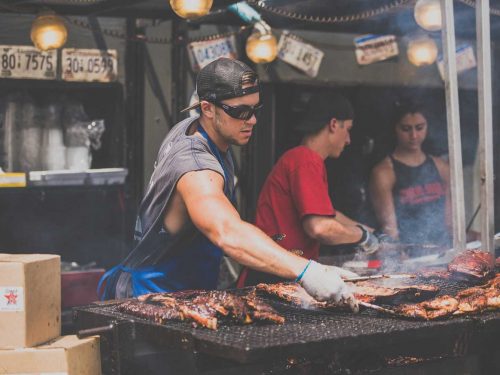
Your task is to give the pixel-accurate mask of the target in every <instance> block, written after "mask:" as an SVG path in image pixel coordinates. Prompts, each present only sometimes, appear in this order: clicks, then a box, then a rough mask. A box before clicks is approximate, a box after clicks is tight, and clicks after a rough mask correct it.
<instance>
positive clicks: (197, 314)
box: [118, 290, 285, 329]
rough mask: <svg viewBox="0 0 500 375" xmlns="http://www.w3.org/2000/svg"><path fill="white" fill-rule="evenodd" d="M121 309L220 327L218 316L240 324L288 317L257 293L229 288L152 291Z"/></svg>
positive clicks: (159, 318) (157, 318)
mask: <svg viewBox="0 0 500 375" xmlns="http://www.w3.org/2000/svg"><path fill="white" fill-rule="evenodd" d="M118 308H119V310H120V311H122V312H125V313H129V314H131V315H134V316H139V317H142V318H146V319H150V320H153V321H154V322H156V323H160V324H164V323H165V322H166V321H167V320H172V319H173V320H190V321H192V322H193V323H194V324H196V325H200V326H202V327H206V328H209V329H217V327H218V325H219V323H220V321H219V318H223V319H226V320H227V319H231V320H234V321H237V322H239V323H245V324H248V323H252V321H253V320H261V321H271V322H274V323H279V324H281V323H283V322H284V321H285V318H284V317H282V316H281V315H279V314H278V313H277V312H276V311H275V310H274V309H273V308H272V307H271V306H269V305H268V304H266V303H265V302H264V301H262V300H260V299H259V298H257V297H256V296H255V293H253V295H252V294H249V295H247V296H239V295H236V294H234V293H231V292H227V291H217V290H214V291H182V292H176V293H152V294H147V295H144V296H141V297H139V298H138V299H137V300H132V301H127V302H124V303H122V304H120V305H119V306H118Z"/></svg>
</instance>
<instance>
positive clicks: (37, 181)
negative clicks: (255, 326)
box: [29, 170, 87, 186]
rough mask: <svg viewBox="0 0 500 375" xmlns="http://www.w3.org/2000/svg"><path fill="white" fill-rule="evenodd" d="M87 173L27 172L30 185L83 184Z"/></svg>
mask: <svg viewBox="0 0 500 375" xmlns="http://www.w3.org/2000/svg"><path fill="white" fill-rule="evenodd" d="M86 177H87V173H85V172H84V171H68V170H60V171H32V172H29V184H30V185H31V186H69V185H84V184H85V179H86Z"/></svg>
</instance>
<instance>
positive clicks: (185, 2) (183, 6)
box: [170, 0, 213, 19]
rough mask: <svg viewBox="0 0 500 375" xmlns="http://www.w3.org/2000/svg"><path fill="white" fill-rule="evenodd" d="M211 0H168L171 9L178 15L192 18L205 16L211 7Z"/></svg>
mask: <svg viewBox="0 0 500 375" xmlns="http://www.w3.org/2000/svg"><path fill="white" fill-rule="evenodd" d="M212 3H213V0H170V6H171V7H172V10H173V11H174V12H175V14H177V15H178V16H179V17H182V18H187V19H193V18H199V17H202V16H205V15H206V14H208V12H210V8H212Z"/></svg>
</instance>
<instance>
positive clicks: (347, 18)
mask: <svg viewBox="0 0 500 375" xmlns="http://www.w3.org/2000/svg"><path fill="white" fill-rule="evenodd" d="M247 2H248V3H250V4H252V5H254V6H256V7H258V8H261V9H263V10H265V11H267V12H269V13H273V14H275V15H278V16H282V17H285V18H290V19H293V20H296V21H303V22H311V23H322V24H332V23H349V22H358V21H362V20H366V19H369V18H373V17H376V16H380V15H382V14H386V13H389V12H390V11H392V10H394V9H397V8H401V7H403V6H404V5H406V4H409V3H412V2H414V0H395V1H393V2H392V3H390V4H386V5H383V6H381V7H379V8H374V9H370V10H367V11H364V12H360V13H355V14H347V15H342V16H333V17H330V16H328V17H321V16H311V15H307V14H300V13H296V12H291V11H288V10H286V9H280V8H276V7H273V6H271V5H267V4H266V3H265V2H264V1H262V0H247Z"/></svg>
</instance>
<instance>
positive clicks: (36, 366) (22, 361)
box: [0, 336, 101, 375]
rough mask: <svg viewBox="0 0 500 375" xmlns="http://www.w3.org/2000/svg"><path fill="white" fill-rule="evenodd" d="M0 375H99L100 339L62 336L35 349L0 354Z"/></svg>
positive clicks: (5, 351)
mask: <svg viewBox="0 0 500 375" xmlns="http://www.w3.org/2000/svg"><path fill="white" fill-rule="evenodd" d="M0 374H16V375H19V374H23V375H24V374H37V375H40V374H44V375H45V374H46V375H49V374H53V375H100V374H101V354H100V350H99V338H98V337H87V338H84V339H78V338H77V337H76V336H62V337H59V338H57V339H55V340H53V341H51V342H49V343H47V344H45V345H41V346H38V347H36V348H24V349H3V350H0Z"/></svg>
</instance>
